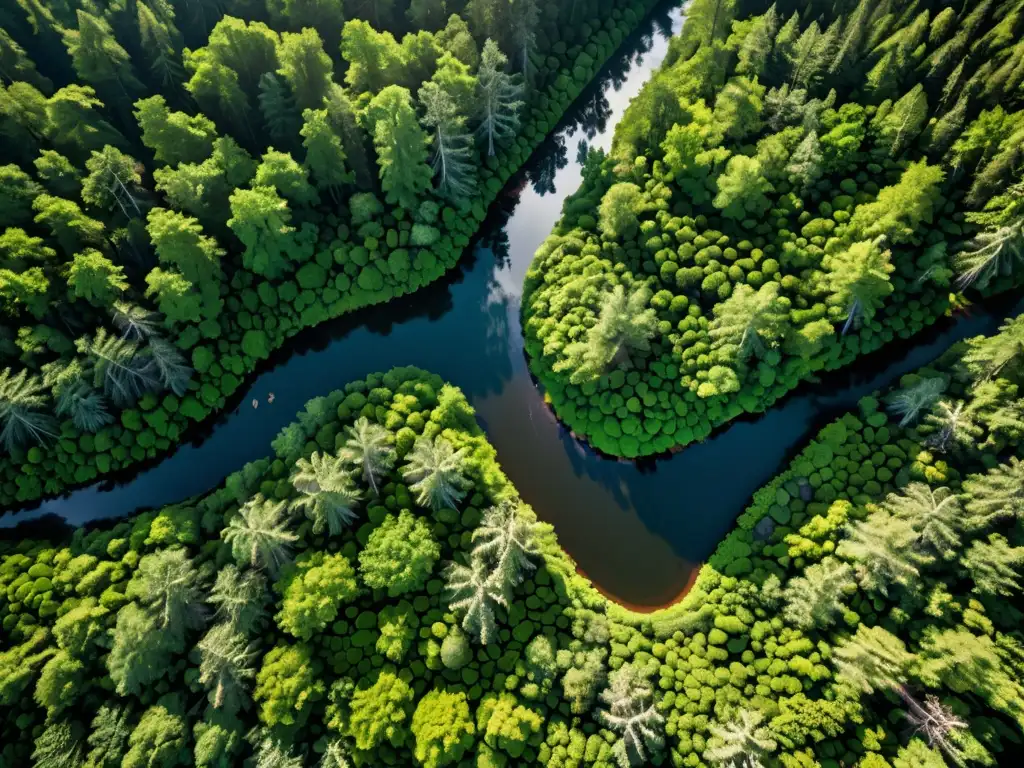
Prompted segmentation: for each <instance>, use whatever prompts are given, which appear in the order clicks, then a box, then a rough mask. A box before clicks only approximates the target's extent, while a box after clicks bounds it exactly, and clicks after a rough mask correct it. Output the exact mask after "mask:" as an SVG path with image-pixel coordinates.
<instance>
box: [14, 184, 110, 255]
mask: <svg viewBox="0 0 1024 768" xmlns="http://www.w3.org/2000/svg"><path fill="white" fill-rule="evenodd" d="M32 208H33V210H35V211H36V217H35V223H36V224H39V225H41V226H44V227H46V228H47V229H48V230H49V231H50V234H51V235H53V238H54V239H55V240H56V241H57V244H58V245H59V246H60V248H61V250H63V251H64V253H65V255H66V256H68V257H69V258H70V257H73V256H74V255H75V254H76V253H78V252H79V251H81V250H82V249H83V248H85V247H87V246H90V245H96V246H100V245H102V244H103V232H104V229H103V224H101V223H100V222H98V221H96V219H93V218H90V217H89V216H86V215H85V214H84V213H82V209H81V208H79V207H78V204H77V203H75V202H72V201H71V200H65V199H63V198H60V197H53V196H52V195H40V196H39V197H37V198H36V199H35V201H34V202H33V203H32Z"/></svg>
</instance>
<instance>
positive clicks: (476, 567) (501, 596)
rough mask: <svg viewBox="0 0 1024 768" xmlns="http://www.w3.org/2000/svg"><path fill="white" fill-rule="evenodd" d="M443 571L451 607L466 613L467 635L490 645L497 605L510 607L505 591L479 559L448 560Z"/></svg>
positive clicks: (463, 618) (449, 607) (494, 631)
mask: <svg viewBox="0 0 1024 768" xmlns="http://www.w3.org/2000/svg"><path fill="white" fill-rule="evenodd" d="M444 573H445V590H446V595H447V600H448V610H450V611H452V612H453V613H456V614H459V613H461V614H463V616H462V624H461V626H462V628H463V629H464V630H465V631H466V634H468V635H470V636H472V637H474V638H476V640H477V641H478V642H479V643H480V644H481V645H487V644H488V643H490V642H491V641H492V640H493V639H494V638H495V635H496V634H497V623H496V619H495V615H494V611H495V606H498V605H500V606H502V607H504V608H507V607H508V598H507V597H506V595H505V592H504V590H502V588H501V586H500V585H499V584H498V583H497V582H496V581H495V580H494V579H492V578H491V574H490V573H489V572H488V571H487V569H486V567H485V566H484V564H483V563H481V562H480V561H479V560H473V562H472V563H471V564H470V565H469V566H466V565H462V564H460V563H454V562H453V563H449V564H448V566H447V568H445V572H444Z"/></svg>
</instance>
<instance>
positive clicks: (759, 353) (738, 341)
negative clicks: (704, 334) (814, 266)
mask: <svg viewBox="0 0 1024 768" xmlns="http://www.w3.org/2000/svg"><path fill="white" fill-rule="evenodd" d="M714 314H715V317H714V319H713V320H712V321H711V323H710V324H709V326H708V335H709V336H710V337H711V350H712V352H713V353H717V356H718V358H719V359H721V360H724V361H727V362H736V363H739V364H744V363H746V362H747V361H748V360H749V359H750V358H751V357H756V358H762V357H764V354H765V352H767V351H768V350H769V349H772V348H774V347H776V346H777V345H778V343H779V341H780V340H781V338H782V336H783V334H784V333H785V328H786V324H787V321H788V318H789V301H788V300H787V299H785V298H783V297H780V296H779V284H778V283H765V284H764V285H762V286H761V287H760V288H759V289H757V290H756V291H755V290H754V289H753V288H751V287H750V286H749V285H738V286H736V289H735V290H734V291H733V292H732V294H731V295H730V296H729V298H727V299H726V300H725V301H723V302H720V303H718V304H716V305H715V309H714Z"/></svg>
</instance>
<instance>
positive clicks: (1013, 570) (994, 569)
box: [961, 533, 1024, 597]
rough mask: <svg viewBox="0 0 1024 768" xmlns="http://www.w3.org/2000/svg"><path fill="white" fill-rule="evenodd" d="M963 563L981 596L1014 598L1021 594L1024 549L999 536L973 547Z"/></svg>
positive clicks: (978, 542)
mask: <svg viewBox="0 0 1024 768" xmlns="http://www.w3.org/2000/svg"><path fill="white" fill-rule="evenodd" d="M961 563H962V564H963V566H964V568H966V569H967V572H968V573H969V574H970V575H971V579H972V580H973V581H974V590H975V591H976V592H978V593H979V594H981V595H985V596H986V597H996V596H997V595H1001V596H1003V597H1013V596H1014V595H1016V594H1018V593H1019V592H1020V587H1021V583H1020V571H1021V568H1022V567H1024V547H1011V546H1010V544H1009V542H1008V541H1007V540H1006V538H1005V537H1004V536H1000V535H999V534H998V533H993V534H990V535H989V537H988V539H987V540H985V541H975V542H974V543H973V544H971V546H970V547H969V548H968V549H967V552H965V553H964V556H963V559H962V561H961Z"/></svg>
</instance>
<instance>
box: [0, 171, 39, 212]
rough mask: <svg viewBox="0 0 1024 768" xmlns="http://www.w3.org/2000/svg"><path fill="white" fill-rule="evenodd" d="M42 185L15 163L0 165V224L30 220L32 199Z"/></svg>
mask: <svg viewBox="0 0 1024 768" xmlns="http://www.w3.org/2000/svg"><path fill="white" fill-rule="evenodd" d="M42 192H43V190H42V187H40V186H39V184H37V183H36V182H35V181H34V180H33V179H32V177H31V176H29V175H28V174H27V173H25V172H24V171H23V170H21V169H20V168H19V167H18V166H16V165H0V226H4V227H15V226H21V225H23V224H27V223H28V222H30V221H31V220H32V201H33V200H34V199H35V198H36V197H38V196H39V195H41V194H42Z"/></svg>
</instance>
